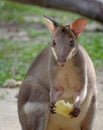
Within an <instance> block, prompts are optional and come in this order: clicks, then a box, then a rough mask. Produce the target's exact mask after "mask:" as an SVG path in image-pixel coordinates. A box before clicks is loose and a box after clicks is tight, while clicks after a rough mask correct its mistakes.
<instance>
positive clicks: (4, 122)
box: [0, 69, 103, 130]
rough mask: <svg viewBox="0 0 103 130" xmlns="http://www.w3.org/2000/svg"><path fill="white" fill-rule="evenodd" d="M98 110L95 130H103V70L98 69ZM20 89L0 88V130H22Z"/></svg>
mask: <svg viewBox="0 0 103 130" xmlns="http://www.w3.org/2000/svg"><path fill="white" fill-rule="evenodd" d="M96 72H97V87H98V109H97V112H96V120H95V124H94V129H93V130H103V122H102V121H103V69H97V70H96ZM18 90H19V89H18V88H15V89H8V88H0V130H21V127H20V124H19V121H18V114H17V99H16V98H15V96H16V94H17V93H18Z"/></svg>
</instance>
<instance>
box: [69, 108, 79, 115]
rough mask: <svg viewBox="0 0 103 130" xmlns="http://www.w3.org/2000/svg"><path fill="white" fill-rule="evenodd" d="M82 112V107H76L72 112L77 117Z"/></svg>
mask: <svg viewBox="0 0 103 130" xmlns="http://www.w3.org/2000/svg"><path fill="white" fill-rule="evenodd" d="M79 113H80V108H76V107H74V110H73V111H72V112H71V113H70V115H72V116H73V117H77V116H78V115H79Z"/></svg>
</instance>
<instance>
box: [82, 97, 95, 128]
mask: <svg viewBox="0 0 103 130" xmlns="http://www.w3.org/2000/svg"><path fill="white" fill-rule="evenodd" d="M95 112H96V96H93V97H92V101H91V104H90V107H89V110H88V112H87V115H86V117H85V119H84V121H83V124H82V128H81V130H92V128H93V123H94V117H95Z"/></svg>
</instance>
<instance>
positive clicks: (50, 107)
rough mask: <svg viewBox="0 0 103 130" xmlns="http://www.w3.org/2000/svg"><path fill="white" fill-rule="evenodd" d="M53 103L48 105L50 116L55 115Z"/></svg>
mask: <svg viewBox="0 0 103 130" xmlns="http://www.w3.org/2000/svg"><path fill="white" fill-rule="evenodd" d="M55 107H56V106H55V103H50V105H49V110H50V112H51V113H52V114H56V112H55Z"/></svg>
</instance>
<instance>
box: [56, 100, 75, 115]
mask: <svg viewBox="0 0 103 130" xmlns="http://www.w3.org/2000/svg"><path fill="white" fill-rule="evenodd" d="M72 111H73V105H72V104H70V103H69V102H67V103H66V102H65V101H64V100H60V101H57V102H56V103H55V112H56V113H57V114H60V115H62V116H64V117H69V113H70V112H72Z"/></svg>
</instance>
